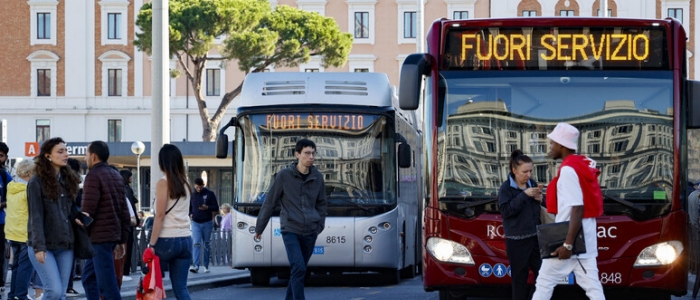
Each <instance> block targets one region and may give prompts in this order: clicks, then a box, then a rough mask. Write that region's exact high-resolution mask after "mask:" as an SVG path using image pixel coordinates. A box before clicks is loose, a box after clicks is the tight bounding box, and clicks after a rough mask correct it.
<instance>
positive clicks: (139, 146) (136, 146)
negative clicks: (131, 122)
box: [131, 141, 146, 210]
mask: <svg viewBox="0 0 700 300" xmlns="http://www.w3.org/2000/svg"><path fill="white" fill-rule="evenodd" d="M143 151H146V146H145V145H144V144H143V143H142V142H141V141H136V142H134V143H133V144H131V152H133V153H134V154H136V199H139V201H140V202H141V203H140V204H139V206H140V209H139V210H143V199H141V154H142V153H143Z"/></svg>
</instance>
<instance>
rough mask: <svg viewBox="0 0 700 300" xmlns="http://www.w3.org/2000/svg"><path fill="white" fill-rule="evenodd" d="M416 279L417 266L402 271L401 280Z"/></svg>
mask: <svg viewBox="0 0 700 300" xmlns="http://www.w3.org/2000/svg"><path fill="white" fill-rule="evenodd" d="M415 277H416V266H414V265H410V266H408V267H405V268H404V269H403V270H401V278H415Z"/></svg>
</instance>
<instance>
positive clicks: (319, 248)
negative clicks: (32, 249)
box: [312, 246, 326, 255]
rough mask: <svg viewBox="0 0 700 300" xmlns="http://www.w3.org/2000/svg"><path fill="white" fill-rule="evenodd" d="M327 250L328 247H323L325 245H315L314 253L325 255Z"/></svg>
mask: <svg viewBox="0 0 700 300" xmlns="http://www.w3.org/2000/svg"><path fill="white" fill-rule="evenodd" d="M325 252H326V249H324V248H323V246H315V247H314V252H313V253H312V255H313V254H318V255H323V254H324V253H325Z"/></svg>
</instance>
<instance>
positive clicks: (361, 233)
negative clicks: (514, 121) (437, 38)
mask: <svg viewBox="0 0 700 300" xmlns="http://www.w3.org/2000/svg"><path fill="white" fill-rule="evenodd" d="M240 98H241V99H240V106H239V107H238V108H237V111H236V117H234V118H232V119H231V120H230V121H229V122H228V123H227V124H225V125H224V126H222V128H221V129H220V131H219V136H218V137H217V147H216V148H217V149H216V153H217V154H216V155H217V157H218V158H226V156H227V153H228V144H229V142H228V140H229V139H228V136H227V135H226V134H225V133H224V132H225V131H226V130H227V128H229V127H234V128H235V132H234V133H233V134H234V135H235V138H234V142H233V147H232V148H233V149H232V150H233V151H232V153H233V154H232V156H233V159H232V168H233V176H234V178H233V182H234V184H233V187H234V192H233V193H232V194H233V199H231V202H232V206H233V212H232V213H233V237H232V243H233V258H232V263H233V267H235V268H237V269H244V268H248V269H249V270H250V274H251V281H252V283H253V285H267V284H269V281H270V277H271V276H273V275H277V276H278V277H280V278H285V277H286V276H288V275H289V264H288V262H287V255H286V251H285V248H284V244H283V242H282V236H281V233H280V220H279V208H278V209H277V211H276V212H275V214H274V215H273V217H272V219H271V220H270V223H269V225H268V226H267V227H266V229H265V231H264V232H263V234H262V238H261V240H260V241H255V240H254V238H253V237H254V232H255V222H256V219H257V215H258V213H259V211H260V207H261V205H262V203H263V201H265V196H266V193H267V191H268V189H269V187H270V184H271V182H272V180H273V178H274V176H275V174H276V173H277V172H278V171H279V170H281V169H283V168H285V167H287V166H289V165H290V164H291V163H293V162H296V158H295V156H294V147H295V145H296V142H297V140H299V139H302V138H307V139H310V140H312V141H314V142H315V143H316V152H317V153H318V155H317V157H316V158H315V162H314V164H315V166H316V167H317V168H318V170H319V171H320V172H321V173H322V174H323V176H324V180H325V184H326V192H327V195H328V217H327V219H326V228H325V229H324V230H323V232H322V233H321V234H320V235H319V236H318V239H317V241H316V246H315V249H314V254H313V255H312V257H311V260H310V261H309V266H308V270H309V272H313V273H314V274H321V273H330V274H338V273H345V272H377V273H380V274H382V275H386V276H387V277H386V278H387V279H388V281H389V282H398V281H399V279H400V278H401V277H402V276H403V277H413V276H415V275H416V274H418V272H419V271H420V267H421V252H420V249H421V247H420V243H421V236H420V234H421V224H420V223H421V220H422V219H421V216H420V212H421V211H422V210H421V207H422V204H421V203H420V201H419V199H422V198H423V197H422V196H421V194H422V191H423V187H422V179H421V178H422V176H421V174H420V172H419V171H418V170H420V169H421V165H420V162H421V153H422V152H423V151H422V149H421V148H420V147H421V146H420V145H421V144H422V143H421V133H420V132H419V131H418V129H417V128H418V125H417V124H416V118H415V115H414V113H413V112H411V111H403V110H401V109H399V108H398V100H397V99H396V96H395V93H394V92H393V90H392V88H391V86H390V84H389V80H388V78H387V76H386V75H385V74H379V73H251V74H249V75H248V76H247V77H246V79H245V81H244V83H243V88H242V91H241V97H240ZM417 249H418V250H417Z"/></svg>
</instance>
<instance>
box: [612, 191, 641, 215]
mask: <svg viewBox="0 0 700 300" xmlns="http://www.w3.org/2000/svg"><path fill="white" fill-rule="evenodd" d="M603 199H606V200H612V201H615V202H617V203H620V204H622V205H624V206H627V207H629V208H631V209H635V210H638V211H645V210H646V208H645V207H644V206H639V205H637V204H635V203H633V202H631V201H627V200H624V199H620V198H617V197H614V196H610V195H603Z"/></svg>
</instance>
